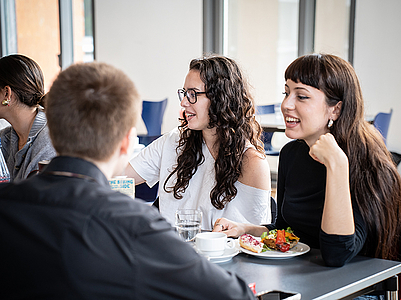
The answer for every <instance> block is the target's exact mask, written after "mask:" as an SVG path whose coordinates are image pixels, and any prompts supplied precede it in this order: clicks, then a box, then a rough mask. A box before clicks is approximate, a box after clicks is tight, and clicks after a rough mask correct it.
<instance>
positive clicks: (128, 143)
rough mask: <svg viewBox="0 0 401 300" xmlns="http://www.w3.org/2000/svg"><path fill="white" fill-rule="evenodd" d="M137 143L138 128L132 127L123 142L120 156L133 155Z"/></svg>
mask: <svg viewBox="0 0 401 300" xmlns="http://www.w3.org/2000/svg"><path fill="white" fill-rule="evenodd" d="M135 143H136V128H135V127H132V128H131V129H130V130H129V131H128V133H127V134H126V135H125V136H124V138H123V140H122V141H121V146H120V154H121V155H124V154H131V151H132V149H133V147H134V146H135Z"/></svg>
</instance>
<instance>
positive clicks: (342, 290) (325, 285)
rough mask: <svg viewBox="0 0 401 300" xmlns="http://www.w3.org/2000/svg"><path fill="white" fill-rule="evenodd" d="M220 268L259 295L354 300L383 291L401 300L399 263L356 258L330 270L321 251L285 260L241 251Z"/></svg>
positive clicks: (400, 270) (221, 264) (392, 297)
mask: <svg viewBox="0 0 401 300" xmlns="http://www.w3.org/2000/svg"><path fill="white" fill-rule="evenodd" d="M219 265H220V266H221V267H222V268H223V269H225V270H227V271H229V272H233V273H236V274H237V275H238V276H240V277H241V278H242V279H244V280H245V281H246V282H247V283H248V284H254V286H255V291H256V293H259V294H262V293H264V292H267V291H280V292H286V293H293V294H296V295H300V297H301V299H306V300H308V299H327V300H329V299H353V298H355V297H357V296H359V295H364V294H367V293H371V292H373V291H384V294H385V295H386V299H398V278H397V274H399V273H401V263H400V262H397V261H390V260H384V259H378V258H370V257H364V256H356V257H355V258H353V259H352V260H351V261H350V262H348V263H347V264H345V265H344V266H342V267H328V266H326V265H325V264H324V261H323V258H322V255H321V253H320V250H319V249H310V251H308V252H307V253H303V254H302V255H298V256H289V257H286V258H285V259H276V258H275V259H266V258H262V257H261V256H258V255H256V254H255V255H251V254H246V253H244V252H241V251H240V253H239V254H238V255H235V256H233V257H232V259H230V260H229V261H226V262H223V263H219ZM266 299H276V298H266ZM277 299H290V298H277ZM294 299H296V298H294Z"/></svg>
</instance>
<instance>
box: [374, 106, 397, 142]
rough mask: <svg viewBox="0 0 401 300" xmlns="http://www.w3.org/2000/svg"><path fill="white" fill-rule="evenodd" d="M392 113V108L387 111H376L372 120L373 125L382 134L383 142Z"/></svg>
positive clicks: (385, 140)
mask: <svg viewBox="0 0 401 300" xmlns="http://www.w3.org/2000/svg"><path fill="white" fill-rule="evenodd" d="M392 114H393V109H391V110H390V112H389V113H383V112H381V113H378V114H377V115H376V116H375V119H374V120H373V125H374V126H375V127H376V128H377V130H379V131H380V133H381V134H382V136H383V139H384V143H386V142H387V132H388V128H389V125H390V120H391V115H392Z"/></svg>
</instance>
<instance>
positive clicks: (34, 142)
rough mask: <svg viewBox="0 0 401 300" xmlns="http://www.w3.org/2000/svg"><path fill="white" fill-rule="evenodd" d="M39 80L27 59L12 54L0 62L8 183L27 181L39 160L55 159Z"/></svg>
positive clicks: (36, 69) (2, 135) (36, 68)
mask: <svg viewBox="0 0 401 300" xmlns="http://www.w3.org/2000/svg"><path fill="white" fill-rule="evenodd" d="M43 81H44V79H43V73H42V70H41V69H40V67H39V65H38V64H37V63H36V62H35V61H34V60H32V59H31V58H29V57H27V56H24V55H20V54H13V55H8V56H5V57H2V58H1V59H0V93H1V94H0V103H1V104H0V118H3V119H5V120H6V121H8V122H9V123H10V124H11V126H8V127H6V128H4V129H2V130H1V131H0V139H1V151H2V152H3V156H4V158H5V160H6V164H7V167H8V170H9V172H10V180H11V181H13V180H16V181H18V180H21V179H25V178H27V177H28V175H29V174H30V173H31V172H32V171H35V170H38V163H39V162H40V161H41V160H50V159H51V158H53V157H54V156H56V151H55V150H54V148H53V145H52V143H51V141H50V137H49V130H48V128H47V120H46V115H45V112H44V106H45V103H44V98H45V91H44V85H43Z"/></svg>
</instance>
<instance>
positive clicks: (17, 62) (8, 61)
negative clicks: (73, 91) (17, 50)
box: [0, 54, 45, 107]
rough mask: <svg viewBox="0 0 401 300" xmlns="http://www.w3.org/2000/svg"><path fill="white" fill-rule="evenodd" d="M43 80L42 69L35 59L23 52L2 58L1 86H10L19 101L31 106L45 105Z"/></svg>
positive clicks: (0, 70)
mask: <svg viewBox="0 0 401 300" xmlns="http://www.w3.org/2000/svg"><path fill="white" fill-rule="evenodd" d="M43 82H44V78H43V73H42V70H41V69H40V67H39V65H38V64H37V63H36V62H35V61H34V60H33V59H31V58H29V57H27V56H24V55H21V54H12V55H8V56H4V57H2V58H1V59H0V88H4V87H5V86H9V87H10V88H11V91H12V92H14V94H15V95H16V96H17V98H18V99H17V100H19V102H21V103H23V104H25V105H28V106H30V107H33V106H37V105H42V106H44V103H43V97H44V94H45V89H44V83H43Z"/></svg>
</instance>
